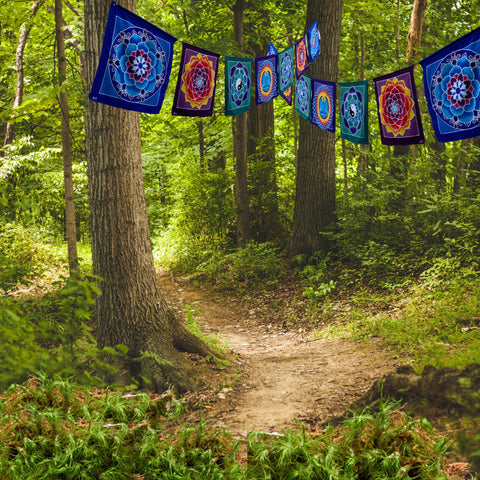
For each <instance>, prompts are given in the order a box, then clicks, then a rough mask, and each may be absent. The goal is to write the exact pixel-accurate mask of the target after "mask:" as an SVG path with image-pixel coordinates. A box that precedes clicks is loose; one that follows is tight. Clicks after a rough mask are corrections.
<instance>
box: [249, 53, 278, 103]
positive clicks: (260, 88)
mask: <svg viewBox="0 0 480 480" xmlns="http://www.w3.org/2000/svg"><path fill="white" fill-rule="evenodd" d="M277 63H278V57H277V55H275V54H274V55H267V56H266V57H258V58H256V59H255V78H256V82H255V102H256V104H257V105H259V104H260V103H265V102H268V101H270V100H273V99H274V98H275V97H278V92H279V90H278V72H277Z"/></svg>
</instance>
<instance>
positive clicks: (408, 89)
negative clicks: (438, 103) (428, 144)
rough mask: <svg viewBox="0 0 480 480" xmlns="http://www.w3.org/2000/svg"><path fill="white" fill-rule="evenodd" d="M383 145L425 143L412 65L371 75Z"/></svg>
mask: <svg viewBox="0 0 480 480" xmlns="http://www.w3.org/2000/svg"><path fill="white" fill-rule="evenodd" d="M374 82H375V95H376V98H377V107H378V109H377V113H378V120H379V124H380V136H381V140H382V143H383V144H384V145H412V144H417V143H425V138H424V135H423V127H422V120H421V118H420V110H419V108H418V100H417V91H416V88H415V82H414V78H413V66H411V67H407V68H404V69H403V70H399V71H397V72H394V73H390V74H388V75H383V76H382V77H377V78H375V79H374Z"/></svg>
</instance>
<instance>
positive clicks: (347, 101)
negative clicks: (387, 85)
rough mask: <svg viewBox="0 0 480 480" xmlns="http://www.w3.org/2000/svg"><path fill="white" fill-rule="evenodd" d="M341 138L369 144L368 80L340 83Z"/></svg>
mask: <svg viewBox="0 0 480 480" xmlns="http://www.w3.org/2000/svg"><path fill="white" fill-rule="evenodd" d="M339 86H340V96H339V102H340V136H341V137H342V138H344V139H345V140H349V141H350V142H353V143H360V144H367V143H368V80H363V81H359V82H348V83H347V82H344V83H340V84H339Z"/></svg>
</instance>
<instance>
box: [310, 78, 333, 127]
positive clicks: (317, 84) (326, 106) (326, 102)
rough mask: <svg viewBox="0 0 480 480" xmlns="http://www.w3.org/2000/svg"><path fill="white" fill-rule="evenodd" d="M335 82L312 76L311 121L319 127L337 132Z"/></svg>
mask: <svg viewBox="0 0 480 480" xmlns="http://www.w3.org/2000/svg"><path fill="white" fill-rule="evenodd" d="M336 90H337V86H336V83H335V82H329V81H327V80H318V79H316V78H312V114H311V122H312V123H313V124H314V125H316V126H317V127H320V128H323V129H324V130H328V131H329V132H335V102H336Z"/></svg>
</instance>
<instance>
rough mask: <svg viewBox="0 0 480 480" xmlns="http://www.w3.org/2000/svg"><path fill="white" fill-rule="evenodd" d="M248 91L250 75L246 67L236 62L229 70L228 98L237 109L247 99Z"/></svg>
mask: <svg viewBox="0 0 480 480" xmlns="http://www.w3.org/2000/svg"><path fill="white" fill-rule="evenodd" d="M249 91H250V75H249V73H248V69H247V67H245V65H243V64H242V63H241V62H238V63H237V64H236V65H235V66H233V67H232V68H231V70H230V97H231V99H232V101H233V103H234V104H235V105H236V106H237V107H239V106H240V105H241V104H242V103H243V102H244V101H245V100H246V99H247V98H248V93H249Z"/></svg>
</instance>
